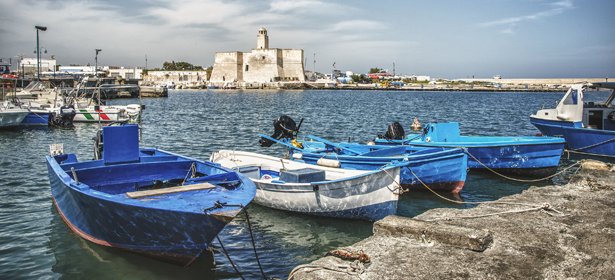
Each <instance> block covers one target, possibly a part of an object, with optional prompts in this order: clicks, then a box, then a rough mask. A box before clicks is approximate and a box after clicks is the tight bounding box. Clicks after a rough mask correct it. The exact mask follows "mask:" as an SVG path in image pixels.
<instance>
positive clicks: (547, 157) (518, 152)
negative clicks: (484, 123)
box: [376, 136, 565, 178]
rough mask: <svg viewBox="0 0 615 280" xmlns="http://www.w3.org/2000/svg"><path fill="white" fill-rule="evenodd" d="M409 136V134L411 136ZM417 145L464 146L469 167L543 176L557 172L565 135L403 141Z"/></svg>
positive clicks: (383, 141) (387, 141) (461, 137)
mask: <svg viewBox="0 0 615 280" xmlns="http://www.w3.org/2000/svg"><path fill="white" fill-rule="evenodd" d="M410 138H412V137H411V136H410ZM376 142H377V143H378V144H388V145H400V144H401V142H402V141H401V140H385V139H377V140H376ZM406 144H408V145H413V146H418V147H442V148H453V147H463V148H465V149H466V151H467V153H468V167H469V168H471V169H476V170H486V169H487V168H489V169H492V170H495V171H496V172H498V173H503V174H508V175H519V176H525V177H534V178H545V177H548V176H551V175H553V174H555V173H556V172H557V167H558V165H559V161H560V158H561V155H562V152H563V150H564V145H565V142H564V139H561V138H547V137H480V136H460V137H459V141H458V142H421V141H419V139H417V140H413V141H410V142H406Z"/></svg>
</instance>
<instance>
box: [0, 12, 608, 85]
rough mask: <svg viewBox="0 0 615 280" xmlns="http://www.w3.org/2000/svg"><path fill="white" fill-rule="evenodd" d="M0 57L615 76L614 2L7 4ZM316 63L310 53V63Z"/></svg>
mask: <svg viewBox="0 0 615 280" xmlns="http://www.w3.org/2000/svg"><path fill="white" fill-rule="evenodd" d="M0 11H2V16H1V17H0V57H3V58H9V57H12V58H13V59H15V56H18V55H19V54H23V55H24V57H31V58H35V57H36V55H35V54H34V53H33V52H34V50H35V49H36V29H35V28H34V26H36V25H40V26H46V27H47V28H48V29H47V31H45V32H42V31H39V42H40V47H44V48H45V49H46V50H47V54H43V58H49V57H50V55H55V57H56V59H57V63H58V64H60V65H69V64H78V65H86V64H88V63H90V64H92V65H94V58H95V49H102V51H101V52H100V53H99V54H98V64H99V65H105V66H124V67H145V66H146V58H147V67H148V68H149V69H153V68H156V67H158V68H161V67H162V64H163V63H164V62H165V61H168V62H172V61H176V62H179V61H185V62H189V63H192V64H194V65H200V66H203V67H208V66H212V65H213V64H214V55H215V52H227V51H243V52H249V51H251V49H253V48H256V36H257V34H258V30H259V29H260V28H261V27H264V28H266V29H267V33H268V35H269V47H270V48H280V49H303V51H304V61H305V62H306V65H305V68H306V70H313V69H314V65H315V70H316V71H317V72H321V73H331V71H332V70H333V67H334V66H333V64H334V63H335V69H338V70H342V71H352V72H354V73H367V72H369V70H370V68H382V69H388V71H389V72H390V73H393V71H394V72H395V74H397V75H405V74H408V75H411V74H415V75H426V76H431V77H432V78H446V79H458V78H468V77H470V78H471V77H475V78H491V77H493V76H495V75H501V76H502V78H603V77H614V78H615V1H612V0H585V1H582V0H470V1H458V0H433V1H428V0H421V1H418V0H406V1H403V0H402V1H362V0H355V1H319V0H296V1H291V0H235V1H218V0H2V1H0ZM314 60H315V61H316V62H315V63H314Z"/></svg>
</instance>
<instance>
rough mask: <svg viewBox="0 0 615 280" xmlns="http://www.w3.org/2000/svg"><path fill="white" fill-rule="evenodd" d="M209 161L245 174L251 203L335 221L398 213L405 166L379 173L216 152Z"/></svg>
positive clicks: (375, 217) (263, 156) (376, 217)
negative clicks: (252, 185)
mask: <svg viewBox="0 0 615 280" xmlns="http://www.w3.org/2000/svg"><path fill="white" fill-rule="evenodd" d="M210 161H212V162H216V163H219V164H221V165H222V166H224V167H227V168H232V169H235V170H237V171H238V172H240V173H242V174H244V175H246V176H248V177H249V178H250V179H252V181H253V182H254V183H255V185H256V190H257V191H256V197H255V198H254V202H256V203H258V204H260V205H263V206H266V207H270V208H274V209H279V210H285V211H291V212H297V213H303V214H309V215H316V216H327V217H336V218H349V219H362V220H371V221H374V220H379V219H382V218H384V217H386V216H388V215H393V214H395V213H396V210H397V201H398V198H399V193H400V185H399V173H400V168H401V167H403V166H405V164H404V163H399V164H392V165H388V166H386V167H385V168H383V170H372V171H364V170H346V169H340V168H330V167H323V166H318V165H312V164H305V163H300V162H295V161H290V160H286V159H280V158H276V157H272V156H267V155H262V154H257V153H250V152H238V151H230V150H221V151H218V152H216V153H214V154H213V155H212V156H211V158H210Z"/></svg>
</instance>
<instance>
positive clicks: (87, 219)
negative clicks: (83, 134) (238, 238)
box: [46, 124, 256, 266]
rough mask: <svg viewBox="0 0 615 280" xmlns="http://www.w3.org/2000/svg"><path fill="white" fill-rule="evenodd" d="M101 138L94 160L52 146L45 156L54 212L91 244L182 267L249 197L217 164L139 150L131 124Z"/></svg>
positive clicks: (240, 180) (247, 188)
mask: <svg viewBox="0 0 615 280" xmlns="http://www.w3.org/2000/svg"><path fill="white" fill-rule="evenodd" d="M101 136H102V139H103V143H102V144H103V146H102V153H100V155H101V157H100V159H96V160H91V161H78V160H77V158H76V156H75V155H74V154H63V151H62V149H61V148H58V147H57V146H54V147H50V155H49V156H47V157H46V159H47V169H48V172H49V182H50V185H51V194H52V199H53V203H54V204H55V206H56V207H57V209H58V213H59V214H60V215H61V216H62V219H64V221H65V222H66V224H67V225H68V226H69V227H70V228H71V229H72V230H73V231H74V232H75V233H76V234H77V235H79V236H81V237H82V238H84V239H86V240H88V241H90V242H93V243H96V244H99V245H103V246H107V247H112V248H118V249H123V250H127V251H131V252H134V253H138V254H141V255H145V256H147V257H151V258H154V259H158V260H161V261H165V262H169V263H173V264H178V265H183V266H188V265H190V264H191V263H192V262H193V261H194V260H195V259H196V258H197V257H198V256H199V255H200V254H201V253H202V252H203V250H205V249H206V248H208V247H209V245H210V244H211V242H212V240H213V239H214V238H215V236H216V235H217V234H218V233H219V232H220V231H221V230H222V229H223V228H224V226H225V225H226V224H228V223H229V222H230V221H231V220H233V218H235V216H237V214H238V213H239V212H240V211H241V210H242V206H247V205H248V204H249V203H250V202H251V201H252V199H253V198H254V195H255V194H256V188H255V186H254V183H252V181H250V180H249V179H248V178H247V177H245V176H244V175H241V174H238V173H237V172H234V171H233V170H230V169H226V168H223V167H220V165H218V164H214V163H211V162H205V161H199V160H195V159H191V158H188V157H184V156H180V155H177V154H173V153H169V152H165V151H162V150H158V149H139V133H138V126H137V125H135V124H131V125H124V126H107V127H103V128H102V135H101ZM96 155H97V158H99V157H98V155H99V153H96Z"/></svg>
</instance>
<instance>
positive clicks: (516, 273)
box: [292, 162, 615, 279]
mask: <svg viewBox="0 0 615 280" xmlns="http://www.w3.org/2000/svg"><path fill="white" fill-rule="evenodd" d="M614 170H615V168H613V166H610V165H607V164H604V163H601V162H588V163H585V164H584V167H583V168H582V169H581V170H580V171H579V172H578V173H577V174H575V175H572V176H571V177H570V180H569V183H568V184H566V185H564V186H548V187H531V188H530V189H528V190H526V191H523V192H522V193H521V194H517V195H512V196H508V197H504V198H501V199H499V200H498V201H497V202H502V203H505V204H496V203H487V204H481V205H479V206H478V207H476V208H472V209H463V210H460V209H432V210H430V211H427V212H425V213H423V214H421V215H419V216H417V217H415V218H412V219H411V218H404V217H399V216H389V217H386V218H384V219H382V220H380V221H377V222H376V223H374V235H373V236H371V237H369V238H367V239H365V240H363V241H361V242H358V243H355V244H353V245H351V246H348V247H344V248H339V250H342V251H345V252H349V253H355V254H358V253H364V254H366V255H367V256H368V257H369V258H370V262H369V263H360V262H358V261H344V260H341V259H339V258H337V257H334V256H328V257H324V258H322V259H319V260H317V261H314V262H312V263H310V264H308V265H305V266H300V267H297V268H296V269H295V270H294V271H293V274H292V276H294V279H566V278H568V279H615V192H614V191H613V189H615V171H614Z"/></svg>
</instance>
